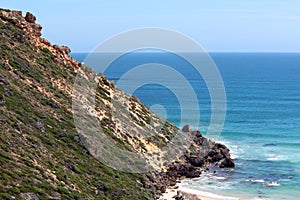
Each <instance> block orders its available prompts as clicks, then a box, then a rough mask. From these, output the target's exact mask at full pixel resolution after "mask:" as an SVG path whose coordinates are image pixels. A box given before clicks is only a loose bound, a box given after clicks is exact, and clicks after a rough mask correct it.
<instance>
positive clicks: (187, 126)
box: [182, 124, 192, 133]
mask: <svg viewBox="0 0 300 200" xmlns="http://www.w3.org/2000/svg"><path fill="white" fill-rule="evenodd" d="M182 132H185V133H188V132H192V129H191V127H190V125H188V124H186V125H184V127H183V128H182Z"/></svg>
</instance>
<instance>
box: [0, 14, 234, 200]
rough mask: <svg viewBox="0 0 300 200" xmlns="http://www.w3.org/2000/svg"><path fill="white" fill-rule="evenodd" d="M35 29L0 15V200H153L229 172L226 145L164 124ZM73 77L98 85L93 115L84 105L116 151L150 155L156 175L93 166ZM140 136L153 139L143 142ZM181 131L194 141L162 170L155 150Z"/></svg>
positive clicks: (31, 22)
mask: <svg viewBox="0 0 300 200" xmlns="http://www.w3.org/2000/svg"><path fill="white" fill-rule="evenodd" d="M41 30H42V26H41V25H39V24H37V23H36V17H35V16H34V15H32V14H31V13H29V12H27V13H26V15H25V16H23V15H22V12H21V11H11V10H7V9H0V41H1V46H0V49H1V51H0V55H1V57H0V59H1V60H0V112H1V115H0V132H1V143H0V145H1V146H0V150H1V155H0V156H1V157H0V165H1V177H0V180H1V181H0V198H1V199H121V198H122V199H155V198H159V197H160V195H161V194H162V193H164V192H165V191H166V189H167V187H172V186H175V185H176V182H177V181H178V180H180V179H184V178H194V177H199V176H200V175H201V172H202V171H203V170H208V168H209V167H210V166H211V165H217V166H219V167H220V168H226V167H229V168H232V167H234V162H233V160H232V159H231V158H230V153H229V149H228V148H227V147H226V146H224V145H222V144H219V143H216V142H213V141H211V140H209V139H207V138H205V137H203V136H202V134H201V133H200V132H199V131H197V130H191V129H190V127H189V126H188V125H186V126H184V127H183V129H182V130H179V129H178V128H177V127H175V126H174V125H172V124H170V123H168V122H165V121H164V120H163V119H161V118H160V117H159V116H157V115H156V114H155V113H153V112H152V111H151V110H150V109H149V108H147V107H146V106H145V105H143V104H142V103H141V102H140V101H139V100H138V99H137V98H136V97H132V96H130V95H128V94H125V93H124V92H122V91H121V90H119V89H118V88H116V87H115V86H114V83H113V82H111V81H109V80H107V78H106V77H105V76H103V75H102V74H97V73H96V72H94V71H93V70H92V69H90V68H89V67H87V66H85V65H84V64H83V63H79V62H77V61H76V60H75V59H74V58H72V57H71V56H70V52H71V50H70V48H68V47H66V46H59V45H53V44H51V43H50V42H49V41H48V40H47V39H45V38H42V37H41V36H42V33H41ZM78 74H80V75H82V76H83V77H85V78H86V79H93V80H94V81H96V82H97V95H96V102H97V107H98V108H99V109H96V111H95V109H91V107H89V104H88V103H87V108H86V112H88V113H90V114H91V115H93V116H95V117H96V118H97V120H98V122H99V124H101V127H102V129H103V130H104V132H105V134H106V135H107V136H108V137H109V138H110V140H111V141H112V142H113V143H114V144H116V145H117V146H118V147H119V148H121V149H126V150H127V151H131V152H135V153H137V154H140V155H141V156H144V157H145V158H147V157H148V156H149V155H150V153H151V152H156V154H157V155H152V154H151V155H152V157H153V156H156V160H157V162H155V163H151V160H153V158H151V159H149V162H150V164H152V165H155V166H158V167H160V168H161V171H152V172H149V173H146V174H133V173H125V172H120V171H118V170H114V169H111V168H109V167H107V166H106V165H105V164H104V163H102V162H101V159H100V161H99V159H97V154H95V153H94V152H95V151H93V148H88V147H87V145H86V138H85V136H83V135H81V134H78V132H77V130H76V126H75V124H74V119H73V112H74V111H73V110H72V98H73V97H74V94H73V85H74V81H75V79H76V75H78ZM82 101H83V102H85V101H88V100H87V99H82ZM120 107H122V109H120ZM123 110H124V111H126V112H124V113H123ZM112 112H118V115H117V116H115V115H112V114H111V113H112ZM128 113H129V114H128ZM140 132H151V133H153V136H152V137H150V138H146V137H141V136H139V134H138V133H140ZM179 132H180V133H181V134H189V135H192V136H193V140H192V142H191V144H190V146H189V147H188V148H187V149H186V151H185V152H184V154H183V155H178V156H177V157H176V158H175V159H174V160H173V161H172V162H171V163H168V164H165V162H164V156H165V155H160V153H159V152H160V148H161V146H164V145H167V144H168V143H170V142H172V138H173V137H175V135H176V134H178V133H179ZM133 133H135V134H133ZM157 152H158V153H157ZM162 154H163V153H162Z"/></svg>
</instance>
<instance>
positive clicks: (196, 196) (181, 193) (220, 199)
mask: <svg viewBox="0 0 300 200" xmlns="http://www.w3.org/2000/svg"><path fill="white" fill-rule="evenodd" d="M177 186H178V188H177V189H172V188H167V189H166V192H165V193H163V194H162V195H161V197H160V198H159V200H174V199H176V198H177V199H187V200H189V199H192V200H239V198H236V197H230V196H222V195H218V194H213V193H210V192H204V191H201V190H195V189H189V188H185V187H181V186H180V185H177Z"/></svg>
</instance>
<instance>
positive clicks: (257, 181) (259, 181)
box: [250, 179, 265, 183]
mask: <svg viewBox="0 0 300 200" xmlns="http://www.w3.org/2000/svg"><path fill="white" fill-rule="evenodd" d="M250 181H251V182H253V183H264V182H265V181H264V180H262V179H257V180H250Z"/></svg>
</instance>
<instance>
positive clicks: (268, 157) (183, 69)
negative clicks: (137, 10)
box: [72, 52, 300, 200]
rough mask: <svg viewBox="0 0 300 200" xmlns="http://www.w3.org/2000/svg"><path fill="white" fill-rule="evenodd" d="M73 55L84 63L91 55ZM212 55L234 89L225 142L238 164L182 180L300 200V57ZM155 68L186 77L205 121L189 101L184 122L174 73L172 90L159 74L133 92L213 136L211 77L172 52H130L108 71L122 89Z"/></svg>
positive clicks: (224, 191) (244, 194)
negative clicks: (137, 72) (134, 72)
mask: <svg viewBox="0 0 300 200" xmlns="http://www.w3.org/2000/svg"><path fill="white" fill-rule="evenodd" d="M72 56H73V57H74V58H76V59H77V60H78V61H84V59H85V57H86V56H87V54H84V53H73V54H72ZM210 56H211V58H212V60H213V61H214V62H215V64H216V66H217V68H218V70H219V72H220V74H221V76H222V79H223V82H224V87H225V90H226V118H225V123H224V127H223V130H222V132H221V134H220V138H219V139H218V142H221V143H224V144H225V145H227V146H228V147H229V148H230V150H231V154H232V157H233V158H234V160H235V163H236V167H235V168H234V169H231V170H227V169H222V170H221V169H218V170H217V173H216V174H213V173H211V172H208V173H204V174H203V175H202V176H201V177H200V178H197V179H192V180H185V181H182V183H181V186H183V187H187V188H191V189H197V190H201V191H205V192H211V193H216V194H220V195H225V196H233V197H239V198H240V199H274V200H277V199H278V200H279V199H293V200H294V199H299V198H300V189H299V188H300V53H210ZM147 63H161V64H163V65H167V66H170V67H172V68H173V69H175V70H176V71H178V72H179V73H180V74H182V75H183V76H184V77H185V79H186V80H187V81H188V82H189V83H190V85H191V86H192V88H193V91H194V93H195V95H196V97H197V99H198V105H199V111H200V116H199V115H198V114H197V112H195V107H192V106H189V105H194V104H192V103H194V102H191V104H189V103H188V101H185V103H186V104H188V105H186V107H185V108H186V109H187V113H188V115H185V116H184V117H185V118H184V119H183V120H182V119H181V117H182V113H183V112H184V111H183V110H182V109H181V107H182V106H183V105H182V102H180V100H178V96H180V95H182V93H180V94H176V92H174V91H176V90H175V89H174V85H175V87H178V88H182V87H183V85H182V83H181V82H180V81H179V80H177V79H176V80H175V79H174V80H173V79H172V77H169V76H168V74H165V76H166V77H168V78H167V80H169V81H172V87H171V88H170V87H169V88H168V87H165V84H160V83H161V81H162V80H159V79H161V77H160V76H158V77H159V79H158V80H156V81H154V82H152V83H149V84H145V85H139V87H137V88H136V90H135V91H134V93H133V95H135V96H137V97H138V98H139V99H140V100H141V101H142V102H143V103H145V104H146V105H147V106H148V107H150V108H151V109H152V110H154V111H155V112H157V113H158V114H160V115H161V116H162V117H165V118H166V119H168V120H169V121H170V122H172V123H174V124H175V125H177V126H179V127H182V126H183V125H184V124H183V122H184V123H186V122H189V123H190V124H191V125H192V127H193V128H194V129H199V130H200V131H201V133H202V134H203V135H206V134H207V132H208V126H209V124H210V120H211V107H212V101H211V99H210V93H209V90H208V88H207V86H206V84H205V81H204V79H203V77H202V76H201V75H199V73H197V71H195V70H194V69H193V68H192V66H190V64H189V63H187V62H186V61H185V60H184V59H182V58H179V57H178V56H176V55H174V54H172V53H166V52H135V53H129V54H126V55H124V56H122V57H120V58H119V59H118V60H117V61H115V62H113V63H112V64H111V65H110V66H109V67H108V68H107V70H106V71H105V72H104V74H105V75H106V76H107V77H108V78H109V79H110V80H114V81H115V84H116V85H118V81H120V78H121V77H122V76H123V75H124V74H125V73H126V72H128V71H130V70H131V69H132V68H134V67H136V66H139V65H143V64H147ZM128 77H130V76H128ZM136 79H137V80H138V79H140V77H136ZM164 81H165V80H164ZM127 83H128V85H126V80H125V81H124V80H123V81H122V85H120V86H121V89H125V90H126V88H127V87H128V86H129V85H130V84H134V83H133V82H132V81H131V80H127ZM135 83H136V82H135ZM163 83H165V82H163ZM184 98H185V99H188V98H187V97H186V96H185V97H184ZM198 121H200V123H199V124H198V123H197V122H198ZM212 170H216V169H212Z"/></svg>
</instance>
